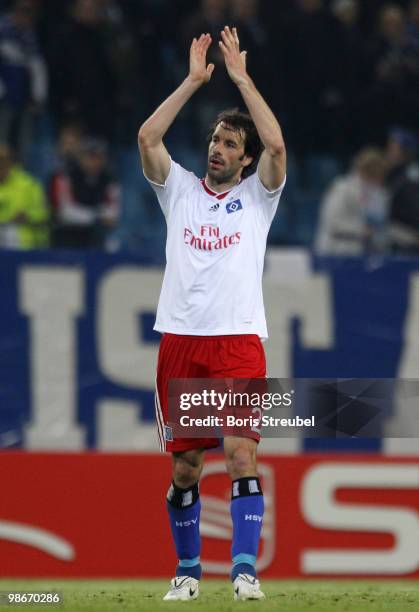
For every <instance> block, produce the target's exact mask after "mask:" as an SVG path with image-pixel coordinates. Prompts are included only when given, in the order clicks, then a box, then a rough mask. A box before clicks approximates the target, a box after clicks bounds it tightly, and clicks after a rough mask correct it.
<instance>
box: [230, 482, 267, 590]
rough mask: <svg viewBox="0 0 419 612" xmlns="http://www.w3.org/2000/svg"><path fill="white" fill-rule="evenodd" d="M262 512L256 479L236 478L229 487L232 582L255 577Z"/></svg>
mask: <svg viewBox="0 0 419 612" xmlns="http://www.w3.org/2000/svg"><path fill="white" fill-rule="evenodd" d="M263 512H264V503H263V493H262V489H261V486H260V482H259V478H257V477H256V476H253V477H250V478H239V479H238V480H234V481H233V484H232V494H231V518H232V519H233V545H232V548H231V554H232V558H233V568H232V570H231V580H232V581H234V580H235V579H236V578H237V576H238V575H239V574H250V575H251V576H255V577H256V569H255V565H256V557H257V552H258V548H259V540H260V532H261V530H262V519H263Z"/></svg>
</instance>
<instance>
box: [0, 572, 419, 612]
mask: <svg viewBox="0 0 419 612" xmlns="http://www.w3.org/2000/svg"><path fill="white" fill-rule="evenodd" d="M168 584H169V581H167V580H164V581H163V580H102V581H90V580H43V581H39V580H0V591H2V593H4V592H5V591H19V592H26V593H28V592H34V591H37V592H42V591H43V592H46V591H48V592H51V591H59V592H60V593H62V595H63V599H64V603H63V604H62V605H60V606H55V605H51V604H50V605H36V606H34V605H20V606H13V608H14V609H15V610H17V609H20V610H48V609H50V610H60V611H62V612H64V611H65V612H67V611H68V612H70V611H71V612H79V611H80V612H81V611H85V610H86V611H87V610H89V611H92V612H143V611H144V612H155V611H160V610H165V611H166V612H167V611H170V612H177V611H178V610H182V611H183V612H184V611H185V609H186V608H188V609H189V608H190V609H191V610H196V611H202V612H227V611H230V610H237V609H240V610H241V609H250V608H251V609H252V610H260V611H261V612H262V611H263V612H264V611H265V610H269V611H270V610H278V611H279V612H306V611H307V612H308V611H310V612H390V611H391V612H418V611H419V582H412V581H408V582H402V581H399V582H395V581H391V580H383V581H361V580H360V581H354V580H351V581H343V580H341V581H332V580H330V581H282V580H278V581H274V580H262V589H263V591H264V592H265V594H266V596H267V599H266V601H263V602H258V601H249V602H233V600H232V586H231V584H230V583H229V582H228V581H227V580H223V581H221V580H211V579H207V580H202V582H201V594H200V596H199V599H197V600H196V601H191V602H162V601H161V598H162V596H163V595H164V594H165V593H166V591H167V588H168ZM2 607H3V606H1V608H2ZM7 608H8V609H10V607H9V606H7ZM4 609H6V607H5V608H4Z"/></svg>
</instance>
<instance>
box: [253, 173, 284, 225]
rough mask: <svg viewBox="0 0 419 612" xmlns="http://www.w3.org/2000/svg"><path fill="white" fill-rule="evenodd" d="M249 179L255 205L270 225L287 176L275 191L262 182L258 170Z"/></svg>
mask: <svg viewBox="0 0 419 612" xmlns="http://www.w3.org/2000/svg"><path fill="white" fill-rule="evenodd" d="M247 180H248V181H249V187H250V189H251V190H252V192H253V195H254V202H255V205H256V207H257V208H258V210H259V212H260V214H261V217H262V219H263V220H264V221H265V222H266V223H267V224H268V226H270V225H271V223H272V221H273V218H274V217H275V213H276V210H277V208H278V204H279V200H280V198H281V194H282V191H283V189H284V187H285V183H286V177H285V178H284V180H283V182H282V185H280V186H279V187H278V188H277V189H274V190H273V191H269V189H266V187H265V186H264V185H263V184H262V181H261V180H260V178H259V175H258V172H257V171H256V172H255V173H254V174H252V175H251V176H250V177H249V178H248V179H247Z"/></svg>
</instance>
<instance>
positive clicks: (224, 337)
mask: <svg viewBox="0 0 419 612" xmlns="http://www.w3.org/2000/svg"><path fill="white" fill-rule="evenodd" d="M166 337H169V338H182V339H184V340H230V339H234V338H258V339H259V336H258V335H257V334H226V335H222V336H195V335H192V334H188V335H183V334H171V333H170V332H164V333H163V338H166Z"/></svg>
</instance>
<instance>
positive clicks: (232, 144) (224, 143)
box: [207, 123, 252, 184]
mask: <svg viewBox="0 0 419 612" xmlns="http://www.w3.org/2000/svg"><path fill="white" fill-rule="evenodd" d="M244 138H245V135H244V134H243V133H241V132H237V131H236V130H233V129H231V128H229V127H228V126H226V125H225V124H224V123H219V124H218V125H217V127H216V129H215V130H214V133H213V135H212V138H211V142H210V144H209V148H208V170H207V172H208V176H210V178H211V179H212V180H213V181H215V182H216V183H219V184H221V183H228V182H229V181H231V180H233V179H234V178H235V177H237V178H239V177H240V175H241V173H242V171H243V169H244V168H245V167H246V166H248V165H249V164H250V163H251V161H252V159H251V157H248V156H247V155H245V153H244Z"/></svg>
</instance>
